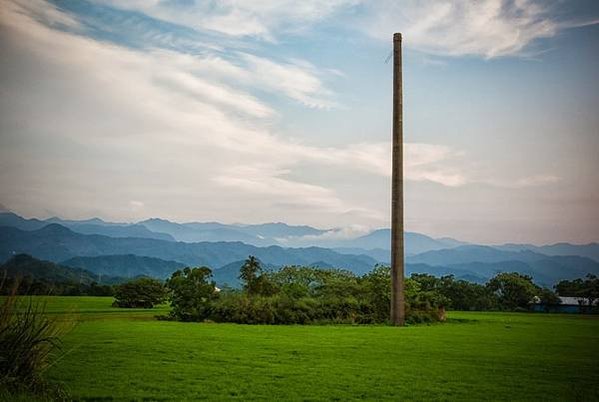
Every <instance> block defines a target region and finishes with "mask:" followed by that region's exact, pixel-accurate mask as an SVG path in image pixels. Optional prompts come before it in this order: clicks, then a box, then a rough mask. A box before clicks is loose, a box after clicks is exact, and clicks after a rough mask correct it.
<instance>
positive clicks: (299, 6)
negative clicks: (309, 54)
mask: <svg viewBox="0 0 599 402" xmlns="http://www.w3.org/2000/svg"><path fill="white" fill-rule="evenodd" d="M97 1H98V2H100V3H103V4H109V5H111V6H114V7H119V8H123V9H129V10H136V11H140V12H143V13H145V14H147V15H149V16H151V17H153V18H157V19H160V20H163V21H168V22H171V23H175V24H180V25H184V26H187V27H189V28H192V29H198V30H212V31H216V32H219V33H222V34H226V35H230V36H238V37H244V36H251V37H256V38H260V39H263V40H266V41H275V40H276V36H277V34H279V33H281V32H289V31H295V32H297V31H302V30H304V29H305V27H306V25H310V24H312V23H315V22H318V21H321V20H323V19H325V18H326V17H329V16H331V15H333V14H334V13H335V12H337V11H339V10H341V9H344V8H346V7H351V6H352V5H354V4H357V3H359V1H357V0H328V1H319V0H304V1H295V0H260V1H245V0H216V1H210V2H162V1H135V0H129V1H127V0H125V1H121V0H97Z"/></svg>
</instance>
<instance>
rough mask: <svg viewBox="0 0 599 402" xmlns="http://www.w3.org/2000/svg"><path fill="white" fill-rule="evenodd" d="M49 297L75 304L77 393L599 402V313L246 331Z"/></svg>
mask: <svg viewBox="0 0 599 402" xmlns="http://www.w3.org/2000/svg"><path fill="white" fill-rule="evenodd" d="M47 300H48V310H49V311H51V312H53V313H54V314H61V313H63V312H69V311H72V309H73V307H74V306H75V305H78V309H79V315H78V316H79V320H80V322H79V324H78V325H77V326H76V327H75V329H74V330H72V331H71V332H70V333H69V334H68V335H67V336H66V338H65V343H64V348H65V351H66V355H65V356H64V357H63V358H62V359H61V360H60V361H59V362H58V363H57V364H56V365H55V366H54V367H52V368H51V369H50V371H49V377H50V378H51V379H52V380H54V381H59V382H62V383H64V384H65V385H66V387H67V389H68V390H69V391H70V393H71V395H72V396H73V397H74V398H77V399H104V400H112V399H115V400H143V399H147V400H170V399H175V400H181V399H189V400H197V399H223V398H238V399H242V400H245V399H263V400H264V399H268V400H323V399H327V400H330V399H336V400H347V399H354V398H364V399H370V400H380V399H393V400H400V399H401V400H431V399H435V400H460V401H461V400H510V401H514V400H526V401H537V400H556V401H568V400H580V401H592V400H599V317H597V316H595V317H590V316H578V315H549V314H525V313H524V314H523V313H513V314H507V313H470V312H453V313H450V314H449V317H450V322H448V323H445V324H440V325H431V326H426V325H418V326H411V327H406V328H393V327H386V326H249V325H234V324H196V323H178V322H166V321H157V320H154V319H153V316H154V314H156V311H155V310H126V309H116V308H112V307H110V304H111V302H112V299H110V298H95V297H81V298H76V297H51V298H47ZM166 309H167V308H166V307H162V308H161V312H162V313H164V312H165V311H166Z"/></svg>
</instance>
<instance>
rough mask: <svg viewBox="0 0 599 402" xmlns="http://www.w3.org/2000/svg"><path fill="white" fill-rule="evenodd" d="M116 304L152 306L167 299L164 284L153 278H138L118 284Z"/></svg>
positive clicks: (129, 306) (137, 306) (134, 306)
mask: <svg viewBox="0 0 599 402" xmlns="http://www.w3.org/2000/svg"><path fill="white" fill-rule="evenodd" d="M114 298H115V301H114V305H115V306H117V307H128V308H152V307H154V306H155V305H157V304H160V303H163V302H164V301H165V299H166V288H165V287H164V284H163V283H162V282H161V281H159V280H157V279H152V278H138V279H135V280H132V281H130V282H127V283H123V284H122V285H118V286H116V290H115V293H114Z"/></svg>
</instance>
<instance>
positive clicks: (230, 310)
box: [115, 256, 596, 324]
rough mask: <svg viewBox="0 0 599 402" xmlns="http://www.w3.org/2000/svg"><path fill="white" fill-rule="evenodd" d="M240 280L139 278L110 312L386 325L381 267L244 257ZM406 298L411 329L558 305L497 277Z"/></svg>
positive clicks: (422, 287) (514, 278)
mask: <svg viewBox="0 0 599 402" xmlns="http://www.w3.org/2000/svg"><path fill="white" fill-rule="evenodd" d="M593 278H594V277H593ZM239 279H240V280H241V282H242V288H241V289H234V288H230V287H225V288H223V289H218V288H217V287H216V285H215V283H214V281H212V271H211V270H210V268H208V267H196V268H185V269H182V270H178V271H176V272H174V273H173V274H172V275H171V277H170V278H169V279H168V280H167V281H166V282H165V283H162V282H160V281H157V280H153V279H147V278H145V279H138V280H135V281H133V282H130V283H128V284H125V285H121V286H117V287H116V289H117V290H116V294H115V297H116V302H115V305H118V306H122V307H150V306H151V305H154V304H158V303H162V302H164V301H166V300H170V303H171V307H172V309H171V312H170V315H169V316H168V317H167V318H168V319H173V320H179V321H206V320H210V321H215V322H234V323H242V324H308V323H360V324H370V323H385V322H387V320H388V318H389V306H390V292H391V276H390V268H389V267H386V266H382V265H379V266H376V267H375V268H374V269H373V270H372V271H370V272H368V273H366V274H364V275H362V276H358V275H355V274H353V273H352V272H349V271H346V270H339V269H319V268H312V267H301V266H287V267H284V268H282V269H281V270H278V271H265V270H263V269H262V267H261V265H260V261H259V260H257V259H256V258H255V257H252V256H250V257H249V258H248V259H247V260H246V261H245V263H244V264H243V266H242V267H241V269H240V272H239ZM587 280H591V277H588V279H587ZM593 280H596V278H595V279H593ZM566 282H567V281H562V282H560V284H558V285H557V288H558V289H562V287H563V286H564V284H565V283H566ZM575 283H576V284H578V282H575ZM582 283H585V282H584V281H582ZM150 288H151V289H152V290H151V291H150ZM560 294H561V293H560ZM139 295H142V296H141V297H140V296H139ZM405 296H406V305H407V320H408V322H411V323H415V322H433V321H438V320H442V319H444V312H445V309H453V310H480V311H483V310H485V311H489V310H498V311H527V310H530V308H531V303H532V302H533V301H535V302H536V303H538V304H540V305H542V306H546V307H547V308H549V306H555V305H557V304H559V303H560V299H559V297H558V295H557V294H556V293H555V292H554V291H552V290H551V289H548V288H543V287H540V286H537V285H536V284H535V283H534V282H533V280H532V277H530V276H528V275H523V274H520V273H516V272H511V273H498V274H497V275H495V276H494V277H493V278H491V279H490V280H489V281H488V282H487V283H485V284H477V283H473V282H469V281H465V280H461V279H456V278H455V277H454V276H453V275H447V276H443V277H435V276H432V275H428V274H412V275H411V277H410V278H408V279H406V284H405Z"/></svg>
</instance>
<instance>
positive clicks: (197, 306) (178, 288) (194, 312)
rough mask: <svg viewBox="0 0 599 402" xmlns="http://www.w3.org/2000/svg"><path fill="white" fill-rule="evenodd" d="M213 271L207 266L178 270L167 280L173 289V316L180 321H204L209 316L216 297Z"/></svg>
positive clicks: (167, 283) (169, 286)
mask: <svg viewBox="0 0 599 402" xmlns="http://www.w3.org/2000/svg"><path fill="white" fill-rule="evenodd" d="M211 276H212V271H211V270H210V268H207V267H200V268H185V269H183V270H179V271H176V272H175V273H173V275H172V276H171V277H170V279H169V280H168V281H167V282H166V286H167V287H168V288H169V289H170V291H171V306H172V310H171V317H173V318H175V319H177V320H179V321H202V320H204V319H206V318H208V317H209V315H210V312H211V310H212V308H213V306H212V302H213V300H214V299H215V297H216V288H215V286H214V282H212V281H211V280H210V278H211Z"/></svg>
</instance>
